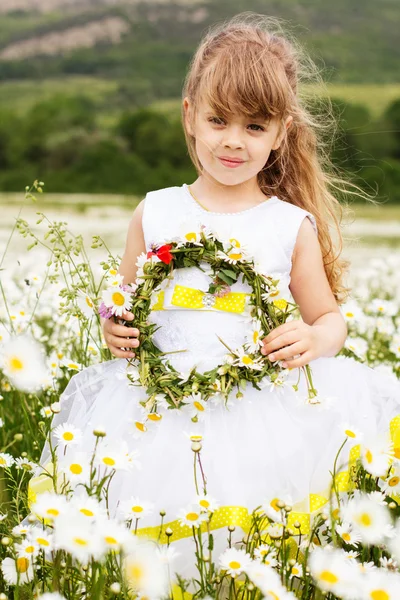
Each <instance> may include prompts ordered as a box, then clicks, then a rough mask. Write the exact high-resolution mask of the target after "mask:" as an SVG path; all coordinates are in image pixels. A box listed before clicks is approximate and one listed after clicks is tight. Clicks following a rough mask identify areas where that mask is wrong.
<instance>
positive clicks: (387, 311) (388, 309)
mask: <svg viewBox="0 0 400 600" xmlns="http://www.w3.org/2000/svg"><path fill="white" fill-rule="evenodd" d="M368 310H369V311H370V312H372V313H374V314H378V315H386V316H387V317H395V316H396V315H397V313H398V312H399V306H398V304H397V303H396V302H394V301H393V300H383V299H381V298H374V299H373V300H372V301H371V302H370V304H369V306H368Z"/></svg>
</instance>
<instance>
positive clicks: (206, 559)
mask: <svg viewBox="0 0 400 600" xmlns="http://www.w3.org/2000/svg"><path fill="white" fill-rule="evenodd" d="M203 561H204V562H205V563H207V562H210V556H209V555H208V556H203Z"/></svg>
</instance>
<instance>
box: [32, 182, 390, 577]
mask: <svg viewBox="0 0 400 600" xmlns="http://www.w3.org/2000/svg"><path fill="white" fill-rule="evenodd" d="M307 217H308V218H309V219H310V220H311V222H312V224H313V225H314V227H316V226H315V219H314V217H313V216H312V215H311V214H310V213H308V212H306V211H305V210H303V209H301V208H299V207H297V206H294V205H291V204H289V203H287V202H285V201H283V200H280V199H279V198H277V197H276V196H274V197H272V198H270V199H268V200H266V201H265V202H263V203H262V204H259V205H257V206H254V207H252V208H250V209H247V210H243V211H240V212H237V213H215V212H209V211H206V210H205V209H203V208H202V207H201V206H200V205H199V204H198V203H197V202H196V201H195V200H194V199H193V197H192V196H191V194H190V191H189V189H188V187H187V185H186V184H184V185H183V186H180V187H179V186H174V187H169V188H164V189H160V190H156V191H152V192H149V193H148V194H147V196H146V199H145V203H144V213H143V230H144V237H145V242H146V247H147V249H148V250H149V249H150V248H151V246H152V244H162V243H164V242H165V241H168V240H170V239H171V238H173V237H174V236H176V235H178V234H180V233H181V232H182V228H183V229H184V228H185V227H186V228H187V227H188V224H192V225H193V224H195V223H201V224H204V225H208V226H211V227H212V228H214V229H215V230H216V231H220V232H221V233H223V234H224V235H225V236H226V234H229V236H230V237H233V238H236V239H238V240H240V242H241V243H242V244H243V245H244V246H245V247H246V248H247V249H248V251H249V252H250V253H251V254H252V255H253V256H254V257H255V259H256V261H257V262H258V264H259V265H261V266H262V270H263V272H264V273H266V274H268V275H272V274H279V276H280V278H281V282H282V286H283V288H282V289H283V291H282V290H281V293H283V294H284V295H286V296H287V295H288V294H289V291H288V284H289V283H290V271H291V257H292V252H293V248H294V245H295V241H296V237H297V233H298V230H299V227H300V225H301V223H302V221H303V219H304V218H307ZM186 230H187V229H186ZM174 274H175V277H174V280H173V282H172V284H171V286H172V288H170V290H169V291H170V293H169V295H168V293H167V292H168V291H166V294H165V299H164V306H163V310H154V311H153V312H152V313H151V315H150V316H151V319H152V320H153V322H155V323H157V324H158V325H160V328H159V329H158V331H157V332H156V333H155V335H154V341H155V343H156V345H157V346H158V347H159V348H161V349H162V350H163V351H164V352H167V351H173V350H182V349H185V350H187V351H186V352H183V353H177V354H171V355H170V361H171V363H172V364H173V366H174V367H175V368H176V369H178V370H179V371H181V372H187V371H188V370H189V369H190V368H191V367H192V366H193V365H195V364H196V365H197V368H198V370H199V371H206V370H208V369H212V368H214V367H215V366H216V365H218V364H221V363H222V361H223V357H224V355H225V354H226V348H225V347H224V346H223V345H222V344H221V342H220V341H219V339H218V337H217V335H219V337H220V338H222V339H223V340H224V341H226V343H227V344H228V345H229V346H230V347H232V346H233V347H237V346H240V345H241V344H242V343H243V337H244V335H245V333H246V331H247V329H246V328H247V327H248V323H247V322H246V319H245V317H244V316H243V315H241V314H237V313H236V314H235V313H232V312H226V311H222V310H217V309H214V308H213V307H204V308H202V309H196V310H194V309H191V308H185V307H184V306H180V307H177V306H174V305H172V304H171V302H170V298H171V293H172V291H171V290H173V289H174V286H175V285H179V284H180V285H184V286H188V287H190V288H196V289H201V290H203V291H205V290H207V289H208V285H209V283H210V281H209V277H208V276H207V275H206V274H205V273H203V272H202V271H200V270H199V269H197V268H195V267H192V268H185V269H177V270H176V271H175V272H174ZM246 286H247V284H243V283H241V282H240V281H239V282H237V283H236V284H234V286H233V287H232V291H248V288H247V287H246ZM315 293H318V292H317V290H316V291H315ZM235 345H236V346H235ZM126 364H127V362H126V360H125V359H115V360H111V361H108V362H104V363H102V364H100V365H95V366H90V367H88V368H86V369H84V370H83V371H81V372H80V373H77V374H76V375H74V376H73V377H72V379H71V380H70V382H69V384H68V386H67V388H66V389H65V391H64V392H63V394H62V396H61V399H60V400H61V406H62V410H61V412H60V413H59V414H58V415H56V416H55V417H54V419H53V427H55V426H57V425H58V424H60V423H64V422H68V423H69V424H74V425H75V426H76V427H79V428H80V429H81V430H82V431H83V442H82V445H83V448H84V449H85V450H88V451H92V449H93V446H94V436H93V433H92V432H93V429H94V428H95V427H96V426H99V425H102V426H103V427H104V428H105V429H106V431H107V436H106V438H105V439H104V440H107V442H108V443H111V442H112V443H114V442H115V443H117V442H118V443H119V442H121V441H124V442H126V444H127V446H126V447H127V448H128V449H129V450H137V451H138V461H139V462H140V464H141V468H140V469H133V470H131V471H118V472H117V473H116V475H115V477H114V478H113V480H112V483H111V486H110V491H109V498H110V503H109V508H110V514H111V516H112V515H114V514H115V510H116V507H117V505H118V503H119V502H121V501H123V500H126V499H129V498H131V497H135V498H139V499H140V500H141V501H143V502H146V501H147V502H151V503H153V504H154V507H155V510H154V512H153V513H152V514H150V515H148V516H146V517H144V518H143V519H140V522H139V530H138V531H139V533H141V534H145V535H150V536H157V535H158V528H159V524H160V516H159V511H162V510H163V511H165V513H166V516H165V518H164V524H165V526H170V528H171V529H172V530H173V535H172V537H171V542H173V543H175V544H176V549H177V551H178V552H180V553H181V556H180V557H179V558H178V563H177V564H176V565H175V570H176V571H178V572H180V573H181V574H182V575H184V576H188V577H189V576H194V575H195V574H196V572H195V569H194V567H193V561H194V552H193V548H194V542H193V540H192V539H191V536H192V530H191V528H190V527H187V526H182V525H181V524H180V523H179V521H178V514H179V512H180V509H182V508H185V507H187V506H188V505H190V504H191V503H192V502H193V500H194V499H195V498H196V488H195V482H194V476H193V462H194V453H193V452H192V450H191V441H190V439H189V435H190V434H195V433H198V434H200V435H202V436H203V441H202V451H201V462H202V467H203V470H204V473H205V477H206V480H207V492H208V494H209V495H210V496H211V497H212V498H214V499H216V501H217V502H218V506H219V508H218V510H216V512H215V514H214V517H213V519H212V529H213V533H214V535H215V543H216V547H217V549H218V545H219V546H220V549H224V548H225V547H226V539H227V536H228V533H227V529H226V526H227V525H229V524H231V525H236V526H237V531H241V530H240V529H239V528H240V527H241V528H242V529H243V530H244V531H246V527H247V526H248V523H249V513H251V511H253V510H254V509H255V508H256V507H258V506H260V505H262V504H265V503H269V502H270V501H271V500H272V499H273V498H277V497H282V496H283V497H284V498H289V499H290V500H291V501H292V503H293V516H292V517H291V519H292V521H295V520H299V521H300V522H301V524H302V531H303V532H304V533H307V531H308V524H309V521H310V515H312V513H313V512H315V511H317V510H318V509H320V508H321V506H323V505H324V504H325V503H326V501H327V490H328V488H329V484H330V482H331V474H330V471H332V469H333V462H334V459H335V456H336V453H337V451H338V449H339V447H340V446H341V444H342V442H343V441H344V439H345V434H344V431H343V426H344V424H346V423H347V424H349V425H350V426H351V427H352V428H356V429H358V430H361V431H362V432H363V433H364V434H365V435H366V436H369V435H371V436H373V435H375V434H376V433H378V432H382V431H387V430H388V429H389V424H390V422H391V433H392V438H393V440H394V442H395V447H396V446H398V448H397V450H396V454H397V456H400V434H399V422H400V417H398V416H397V415H398V414H399V413H400V383H397V382H396V381H393V380H391V379H389V378H388V377H386V376H384V375H383V374H381V373H378V372H375V371H374V370H373V369H371V368H369V367H367V366H365V365H362V364H360V363H358V362H356V361H354V360H353V359H349V358H343V357H337V358H333V357H332V358H326V357H321V358H319V359H317V360H314V361H312V362H311V363H310V366H311V369H312V374H313V381H314V386H315V387H316V388H317V390H318V393H319V395H320V397H321V398H322V399H323V401H322V403H321V404H315V405H314V404H308V403H306V402H305V399H306V397H307V391H306V385H305V380H304V376H302V377H301V378H300V384H299V390H298V392H297V393H296V392H295V391H294V390H293V388H292V387H291V385H290V382H289V383H288V384H287V385H285V386H284V387H283V388H282V389H273V390H271V389H269V387H265V388H263V389H262V390H257V389H256V388H254V387H252V386H251V384H248V386H247V388H246V389H245V390H244V394H243V397H242V398H241V399H237V398H236V396H235V393H233V394H232V398H230V402H229V409H227V408H226V407H225V406H224V403H223V402H221V403H211V406H210V407H209V408H207V410H206V411H204V414H198V417H199V418H198V422H197V423H194V422H192V421H191V416H192V415H191V414H190V413H187V412H186V413H182V412H181V411H177V410H166V409H165V408H161V409H160V411H159V412H160V413H161V414H162V419H161V421H159V422H157V423H153V422H149V421H148V422H147V426H148V429H147V431H146V432H144V433H141V432H140V431H139V430H138V429H137V428H136V427H135V425H134V423H135V422H143V409H142V406H141V405H140V404H139V402H140V401H143V400H146V396H145V393H144V389H143V388H141V387H132V386H129V385H128V381H127V378H126V374H125V369H126ZM294 371H296V377H295V379H297V375H298V369H295V370H294ZM292 374H293V373H292ZM292 374H291V375H292ZM350 448H351V446H350V445H349V444H347V445H346V446H345V449H344V450H343V453H342V455H341V461H340V463H345V462H346V461H347V460H349V458H352V459H353V460H354V458H355V456H356V451H355V450H354V449H353V454H352V456H351V457H350ZM68 451H69V450H68ZM48 461H49V452H48V446H47V445H46V446H45V448H44V449H43V453H42V458H41V464H42V465H45V464H46V463H47V462H48ZM341 471H342V473H341V475H339V477H338V485H339V488H340V489H342V490H346V489H347V488H346V486H347V485H348V470H347V465H346V468H342V469H341ZM198 480H199V487H200V488H201V489H202V484H201V475H200V473H198ZM36 491H40V486H37V490H36ZM34 493H35V482H33V484H32V487H31V497H33V494H34ZM166 539H167V538H166V536H165V534H164V533H163V535H162V536H161V538H160V541H161V542H163V543H165V542H166ZM239 539H240V536H239Z"/></svg>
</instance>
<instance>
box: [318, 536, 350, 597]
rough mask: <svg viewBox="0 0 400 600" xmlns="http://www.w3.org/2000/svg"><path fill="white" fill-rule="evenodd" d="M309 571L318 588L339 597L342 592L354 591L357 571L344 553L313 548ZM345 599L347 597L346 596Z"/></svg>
mask: <svg viewBox="0 0 400 600" xmlns="http://www.w3.org/2000/svg"><path fill="white" fill-rule="evenodd" d="M309 569H310V572H311V575H312V577H313V579H314V581H315V582H316V584H317V585H318V587H319V588H320V589H321V590H323V591H326V592H331V593H333V594H335V595H339V596H341V594H342V592H343V590H345V591H348V592H351V590H352V586H354V588H353V589H354V591H356V585H357V581H358V578H357V571H356V570H355V568H354V567H353V568H352V564H351V562H350V561H349V560H348V559H346V557H345V556H344V552H343V551H341V550H336V549H333V548H331V547H326V548H315V549H314V550H313V551H312V552H311V554H310V558H309ZM346 597H349V596H347V595H346Z"/></svg>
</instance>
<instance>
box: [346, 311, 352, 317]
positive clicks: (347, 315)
mask: <svg viewBox="0 0 400 600" xmlns="http://www.w3.org/2000/svg"><path fill="white" fill-rule="evenodd" d="M346 317H349V318H351V317H354V314H353V313H352V312H347V313H346Z"/></svg>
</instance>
